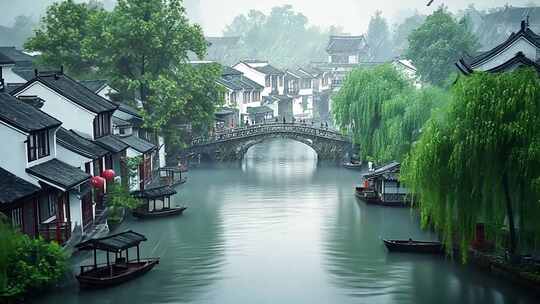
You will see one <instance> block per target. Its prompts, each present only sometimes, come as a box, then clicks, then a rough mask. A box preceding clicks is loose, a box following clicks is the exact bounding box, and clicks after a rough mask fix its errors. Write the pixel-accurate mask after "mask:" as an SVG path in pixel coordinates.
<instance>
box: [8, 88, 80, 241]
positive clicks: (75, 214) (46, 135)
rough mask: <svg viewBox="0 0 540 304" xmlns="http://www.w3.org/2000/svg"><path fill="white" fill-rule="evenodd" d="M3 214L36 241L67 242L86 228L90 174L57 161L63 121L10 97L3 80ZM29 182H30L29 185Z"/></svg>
mask: <svg viewBox="0 0 540 304" xmlns="http://www.w3.org/2000/svg"><path fill="white" fill-rule="evenodd" d="M0 108H1V109H2V110H1V111H0V137H1V138H2V140H3V143H4V144H3V145H1V146H0V155H2V157H0V168H2V170H0V171H1V172H0V176H1V179H2V182H1V183H2V192H5V193H8V194H9V195H5V196H4V197H3V198H2V204H0V211H2V212H3V213H5V214H7V215H8V216H10V217H11V220H12V223H13V224H14V226H16V227H19V228H20V229H21V231H23V232H25V233H27V234H29V235H31V236H37V235H39V236H42V237H43V238H45V239H47V240H56V241H58V242H59V243H65V242H66V241H67V240H68V239H70V237H71V236H72V232H73V231H75V230H77V227H79V228H80V227H82V225H83V220H82V198H83V197H85V195H87V194H88V193H89V191H87V189H89V187H90V186H89V183H88V180H89V178H90V175H89V174H87V173H85V172H84V171H81V170H80V169H79V168H77V167H74V166H71V165H69V164H67V163H65V162H63V161H61V160H59V159H58V158H57V152H58V151H57V150H58V148H57V145H56V134H57V130H58V129H59V128H60V125H61V122H60V121H59V120H58V119H55V118H54V117H52V116H50V115H48V114H46V113H44V112H42V111H40V110H38V109H36V108H34V107H33V106H31V105H29V104H27V103H25V102H23V101H20V100H18V99H16V98H14V97H13V96H11V95H9V94H7V93H5V91H4V88H3V80H0ZM23 181H24V182H23Z"/></svg>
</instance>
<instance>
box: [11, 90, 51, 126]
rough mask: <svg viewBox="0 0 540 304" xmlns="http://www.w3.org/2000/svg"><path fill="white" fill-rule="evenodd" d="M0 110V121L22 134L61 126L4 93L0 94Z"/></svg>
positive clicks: (40, 112)
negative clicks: (20, 131)
mask: <svg viewBox="0 0 540 304" xmlns="http://www.w3.org/2000/svg"><path fill="white" fill-rule="evenodd" d="M0 109H1V110H0V120H1V121H3V122H5V123H7V124H9V125H12V126H14V127H16V128H17V129H19V130H22V131H24V132H32V131H38V130H43V129H49V128H54V127H58V126H60V125H61V124H62V123H61V122H60V121H59V120H57V119H55V118H54V117H52V116H49V115H47V114H46V113H44V112H42V111H40V110H38V109H36V108H34V107H32V106H31V105H29V104H26V103H24V102H22V101H20V100H18V99H17V98H15V97H13V96H11V95H9V94H7V93H4V92H0Z"/></svg>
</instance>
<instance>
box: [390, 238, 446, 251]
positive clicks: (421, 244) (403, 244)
mask: <svg viewBox="0 0 540 304" xmlns="http://www.w3.org/2000/svg"><path fill="white" fill-rule="evenodd" d="M383 242H384V245H385V246H386V248H387V249H388V251H390V252H412V253H431V254H442V253H443V252H444V248H443V244H442V243H441V242H426V241H415V240H412V239H409V240H383Z"/></svg>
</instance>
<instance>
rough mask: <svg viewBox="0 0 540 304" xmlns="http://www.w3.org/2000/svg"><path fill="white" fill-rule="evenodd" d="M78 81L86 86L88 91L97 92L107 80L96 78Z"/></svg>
mask: <svg viewBox="0 0 540 304" xmlns="http://www.w3.org/2000/svg"><path fill="white" fill-rule="evenodd" d="M80 83H81V84H82V85H83V86H85V87H87V88H88V89H89V90H90V91H92V92H94V93H97V92H99V90H101V89H102V88H103V87H104V86H105V85H107V80H105V79H96V80H81V81H80Z"/></svg>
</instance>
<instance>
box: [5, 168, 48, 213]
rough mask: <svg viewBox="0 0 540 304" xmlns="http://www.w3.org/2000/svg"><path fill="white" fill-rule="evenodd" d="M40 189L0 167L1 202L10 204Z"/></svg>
mask: <svg viewBox="0 0 540 304" xmlns="http://www.w3.org/2000/svg"><path fill="white" fill-rule="evenodd" d="M39 191H40V188H39V187H38V186H35V185H33V184H31V183H29V182H27V181H25V180H24V179H22V178H20V177H18V176H16V175H14V174H11V173H10V172H8V171H6V170H4V169H2V168H0V204H8V203H13V202H16V201H17V200H20V199H23V198H25V197H28V196H30V195H32V194H35V193H37V192H39Z"/></svg>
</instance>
